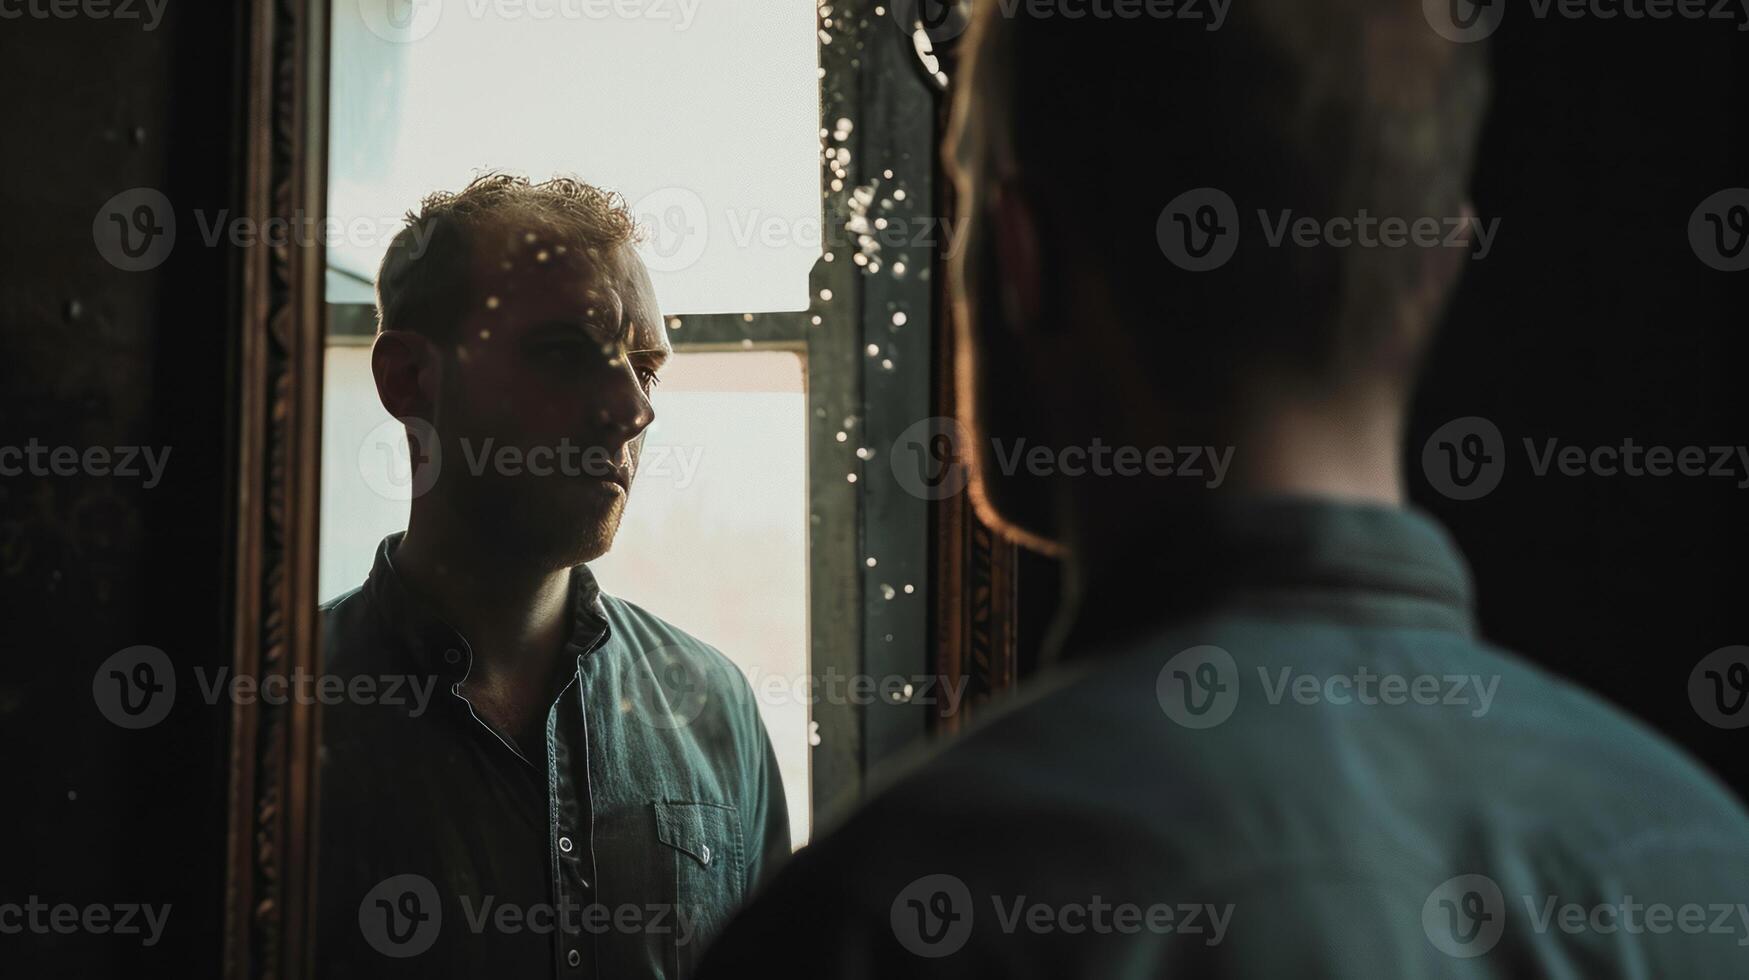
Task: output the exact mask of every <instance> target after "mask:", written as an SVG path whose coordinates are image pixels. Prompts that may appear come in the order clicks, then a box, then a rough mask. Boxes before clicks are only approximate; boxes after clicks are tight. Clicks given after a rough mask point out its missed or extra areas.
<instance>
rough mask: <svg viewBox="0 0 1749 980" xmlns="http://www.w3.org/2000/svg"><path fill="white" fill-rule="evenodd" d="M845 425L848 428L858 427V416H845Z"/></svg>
mask: <svg viewBox="0 0 1749 980" xmlns="http://www.w3.org/2000/svg"><path fill="white" fill-rule="evenodd" d="M844 427H845V428H846V429H854V428H856V416H854V415H846V416H844Z"/></svg>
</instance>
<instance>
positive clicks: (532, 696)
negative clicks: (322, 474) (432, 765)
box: [393, 519, 572, 738]
mask: <svg viewBox="0 0 1749 980" xmlns="http://www.w3.org/2000/svg"><path fill="white" fill-rule="evenodd" d="M488 555H489V556H492V557H490V558H487V557H483V556H488ZM393 560H394V563H395V570H396V572H397V574H399V575H400V577H401V579H402V581H403V582H404V583H405V584H406V585H407V587H408V588H409V589H410V590H411V591H412V592H413V593H414V594H416V595H418V596H420V597H421V598H422V599H423V600H424V601H425V602H427V603H428V604H430V605H431V607H432V608H433V609H435V610H437V611H438V612H439V614H440V615H442V617H443V619H444V621H445V622H447V623H448V624H449V625H451V626H453V627H455V628H456V630H458V631H459V632H460V633H461V634H462V636H463V637H464V638H466V640H467V641H468V646H469V647H470V649H471V651H472V653H473V663H472V666H471V668H470V669H469V671H468V676H467V679H466V680H465V681H464V683H463V687H462V693H463V694H464V695H465V696H466V697H467V698H468V700H469V701H470V702H471V703H472V704H473V705H474V708H475V710H476V711H477V712H479V713H481V714H483V715H484V716H485V717H486V719H487V720H488V721H489V722H491V723H492V724H493V725H494V726H496V727H497V728H499V729H500V731H502V732H504V733H506V734H509V735H511V736H512V737H517V738H521V737H524V736H526V735H527V734H528V733H529V732H530V731H532V730H535V729H538V724H539V722H540V721H541V719H543V718H544V717H545V713H546V709H547V707H548V706H549V705H550V704H551V703H552V699H553V698H554V697H555V696H556V695H557V694H558V691H559V689H560V688H561V687H562V686H563V685H562V683H561V682H562V680H563V678H564V677H565V676H566V672H565V671H563V670H562V669H561V668H562V666H563V665H562V664H561V663H560V660H561V659H562V654H563V651H564V647H565V641H566V640H567V639H568V638H569V636H570V631H571V617H572V610H571V602H570V596H571V584H570V579H571V570H570V569H559V570H556V571H555V570H550V569H530V568H527V567H516V566H514V565H507V564H506V563H505V562H504V561H503V560H502V559H501V558H500V557H498V556H496V555H494V554H493V552H492V551H491V549H489V548H479V547H472V546H470V545H469V543H468V542H467V541H466V540H465V538H464V537H461V536H458V535H455V534H453V533H450V532H449V531H448V529H447V528H446V527H445V525H444V524H442V523H438V522H424V523H422V522H420V521H418V520H417V519H415V520H413V521H411V522H409V527H408V529H407V533H406V535H405V536H404V537H403V538H402V539H401V543H400V545H399V546H398V547H397V548H396V549H395V554H394V555H393Z"/></svg>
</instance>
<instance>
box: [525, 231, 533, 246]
mask: <svg viewBox="0 0 1749 980" xmlns="http://www.w3.org/2000/svg"><path fill="white" fill-rule="evenodd" d="M522 240H523V241H525V242H527V243H528V244H530V245H533V244H534V232H532V231H531V232H526V233H525V234H523V236H522Z"/></svg>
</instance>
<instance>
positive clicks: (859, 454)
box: [856, 446, 875, 460]
mask: <svg viewBox="0 0 1749 980" xmlns="http://www.w3.org/2000/svg"><path fill="white" fill-rule="evenodd" d="M874 457H875V451H874V450H872V449H870V448H868V447H867V446H864V447H862V448H861V449H858V450H857V451H856V458H857V459H863V460H868V459H874Z"/></svg>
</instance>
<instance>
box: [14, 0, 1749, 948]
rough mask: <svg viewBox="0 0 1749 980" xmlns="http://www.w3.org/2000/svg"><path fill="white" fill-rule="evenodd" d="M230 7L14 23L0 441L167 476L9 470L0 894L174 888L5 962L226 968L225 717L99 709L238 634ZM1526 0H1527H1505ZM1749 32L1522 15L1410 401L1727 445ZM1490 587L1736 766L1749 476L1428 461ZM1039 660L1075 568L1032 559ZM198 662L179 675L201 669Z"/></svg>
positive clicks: (1501, 629) (1541, 652) (1738, 433)
mask: <svg viewBox="0 0 1749 980" xmlns="http://www.w3.org/2000/svg"><path fill="white" fill-rule="evenodd" d="M237 8H238V5H226V4H214V5H202V6H198V7H196V6H189V5H186V4H178V3H174V2H173V3H171V4H170V5H169V6H168V8H167V14H166V20H165V22H164V23H163V24H161V25H160V26H158V28H157V29H156V30H154V31H151V32H143V31H141V30H140V28H139V26H138V25H137V24H130V23H126V22H121V21H113V20H110V21H103V20H93V19H89V18H81V19H76V20H54V19H51V20H11V21H0V90H4V91H5V92H7V93H8V95H7V97H6V98H5V99H3V100H0V133H4V134H5V140H4V147H3V148H0V207H3V209H4V211H3V213H4V214H6V215H7V217H8V221H7V222H6V225H5V233H4V234H0V444H4V445H22V444H24V443H25V442H26V441H27V440H28V439H29V438H31V437H33V436H34V437H36V438H38V439H39V440H41V441H42V442H44V443H46V444H51V445H63V444H64V445H141V444H144V445H154V446H169V447H172V448H173V456H172V458H171V462H170V466H169V468H168V470H167V473H166V476H165V480H164V483H163V484H162V485H160V486H158V487H155V488H153V489H151V490H146V489H143V488H142V487H141V486H140V484H139V483H138V482H137V481H134V482H128V481H119V480H94V479H89V478H67V479H55V480H35V481H33V480H29V479H26V478H6V479H0V629H3V630H4V638H5V655H4V657H3V658H0V729H3V731H0V734H3V736H4V738H5V744H6V746H7V748H8V752H7V760H8V761H7V763H6V780H7V783H8V784H10V785H9V787H8V788H9V792H8V793H7V794H6V798H7V800H8V802H9V804H10V805H7V806H5V807H0V813H3V814H4V816H0V841H3V843H0V868H4V872H3V873H0V901H23V900H24V899H25V898H26V897H28V896H31V895H36V896H39V897H40V898H42V899H43V900H44V901H48V902H63V901H64V902H74V903H78V904H88V903H93V902H106V903H115V902H129V901H137V902H151V903H166V902H167V903H170V904H171V906H172V914H171V917H170V922H169V929H168V933H167V935H166V936H165V938H164V940H163V941H162V942H161V943H160V944H159V945H158V946H157V947H154V948H152V949H149V950H142V949H141V948H140V947H139V945H138V943H137V942H135V941H129V940H120V939H115V938H105V937H91V936H66V937H37V936H30V935H25V936H0V963H4V964H5V966H6V968H7V969H6V971H5V972H7V973H9V974H11V973H15V972H16V973H19V974H24V975H33V976H57V975H67V976H83V977H89V976H106V975H112V974H116V973H119V972H120V971H121V970H122V969H123V968H130V969H137V968H140V967H145V968H146V969H148V970H155V969H156V968H164V969H166V970H168V969H170V968H174V969H176V970H177V971H178V973H179V975H187V976H204V975H214V974H216V973H217V972H218V970H219V967H220V958H219V945H218V944H219V926H220V923H221V920H222V908H223V892H222V883H223V870H224V869H223V858H224V850H223V840H224V832H225V826H224V800H225V790H226V787H225V764H226V753H227V748H226V742H227V739H226V734H227V724H228V718H227V716H226V714H225V712H224V711H223V710H222V708H214V707H209V706H207V705H204V704H202V703H200V702H199V701H198V700H197V699H195V698H194V697H192V696H190V697H180V696H179V698H178V700H177V706H176V709H175V712H174V713H173V714H172V716H171V718H170V719H169V720H168V721H166V722H164V723H163V724H161V725H159V726H157V727H155V728H153V729H150V730H149V731H146V732H124V731H122V730H120V729H118V728H116V727H114V726H113V725H111V724H109V723H108V722H107V721H106V720H104V719H103V718H102V717H101V716H100V715H99V714H98V712H97V710H96V709H95V707H94V705H93V702H92V699H91V696H90V690H91V680H92V674H93V671H94V670H95V669H96V667H97V665H98V664H99V663H100V662H101V661H102V660H104V659H105V658H106V657H108V656H109V655H110V654H111V653H114V652H115V651H117V650H119V649H121V648H123V647H127V646H132V645H136V644H150V645H153V646H157V647H160V648H162V649H164V650H166V651H167V652H169V653H170V654H171V655H172V657H173V659H174V660H175V661H176V662H177V664H178V666H179V668H180V669H181V673H180V676H181V677H182V679H183V681H184V683H190V684H191V674H190V671H192V669H193V667H195V666H206V667H208V668H217V667H218V666H221V665H223V664H225V663H227V662H228V661H229V657H230V647H231V642H232V638H231V636H230V632H229V581H230V575H231V568H232V565H231V559H232V556H231V555H230V553H229V551H228V545H227V530H228V529H227V527H226V520H227V518H226V514H227V512H228V511H229V509H230V507H229V505H228V503H227V492H228V491H227V479H228V477H227V470H226V463H225V456H226V452H227V447H228V445H229V441H230V439H231V435H230V433H231V425H230V421H229V419H228V418H227V416H226V405H227V398H228V386H229V385H230V384H231V374H232V372H231V369H230V366H231V363H232V358H233V357H234V350H233V348H232V340H233V337H234V334H235V328H234V322H235V317H234V313H233V310H234V302H235V290H234V283H232V282H231V281H230V279H229V275H230V270H231V269H233V268H234V267H235V262H234V256H232V255H230V254H229V253H228V251H227V249H226V248H225V247H224V246H222V245H221V246H219V247H214V248H208V247H204V246H198V245H193V244H186V243H193V242H196V241H197V240H198V234H197V230H196V229H195V228H193V227H191V226H190V225H191V222H189V215H190V214H191V212H192V211H193V210H194V209H196V208H200V209H204V210H206V211H207V212H208V213H209V214H211V213H216V212H217V211H218V210H220V209H222V208H225V207H227V206H229V205H230V204H231V202H232V201H234V199H235V189H236V180H237V176H238V166H239V163H238V160H239V158H238V155H237V148H238V145H239V141H238V137H239V135H240V133H239V131H238V123H237V118H238V112H237V110H238V105H237V96H238V93H237V91H236V89H235V88H234V86H233V78H234V74H235V71H236V65H237V63H238V57H239V56H238V53H237V51H238V43H239V24H238V22H237V19H236V18H238V17H239V16H240V12H239V10H238V9H237ZM1516 9H1518V8H1515V10H1516ZM1746 45H1749V34H1741V33H1736V32H1735V30H1734V25H1729V24H1720V23H1717V22H1699V23H1683V22H1669V23H1645V22H1629V21H1622V20H1615V21H1580V22H1574V21H1552V22H1537V21H1534V20H1532V19H1531V18H1529V17H1516V18H1512V19H1509V21H1508V23H1507V24H1506V25H1505V27H1504V28H1503V29H1502V30H1501V32H1500V33H1499V35H1497V37H1496V39H1495V58H1496V63H1497V65H1498V69H1499V70H1498V77H1497V83H1496V92H1495V105H1494V115H1493V118H1492V121H1491V123H1490V125H1489V127H1488V130H1487V135H1486V139H1485V143H1484V147H1483V159H1482V161H1481V165H1480V170H1479V173H1478V174H1477V178H1476V184H1475V186H1476V200H1477V203H1478V205H1479V208H1480V211H1481V213H1482V215H1483V216H1484V217H1496V216H1497V217H1499V218H1501V219H1502V221H1503V224H1502V227H1501V235H1500V239H1499V241H1498V243H1497V245H1496V251H1495V254H1494V255H1493V256H1491V257H1490V258H1489V259H1488V260H1486V261H1484V262H1480V263H1476V264H1475V267H1474V268H1473V270H1472V271H1471V273H1470V276H1469V278H1468V280H1467V282H1466V283H1465V284H1464V286H1463V288H1462V291H1461V294H1460V296H1459V298H1458V300H1457V303H1456V306H1455V308H1454V310H1453V312H1452V315H1451V318H1450V322H1449V323H1448V326H1447V329H1446V331H1445V334H1444V337H1443V339H1442V341H1441V342H1440V344H1439V346H1438V348H1437V350H1436V351H1435V354H1434V358H1433V367H1432V371H1431V374H1430V376H1429V378H1428V379H1427V381H1426V383H1425V385H1424V387H1423V391H1422V394H1421V397H1420V398H1419V400H1418V402H1417V406H1416V411H1415V423H1414V425H1413V427H1412V431H1411V434H1410V446H1411V447H1414V452H1415V453H1416V454H1418V452H1419V446H1420V444H1421V442H1422V441H1424V440H1425V439H1426V437H1427V436H1428V434H1429V433H1431V432H1432V430H1433V429H1434V428H1436V427H1437V426H1438V425H1439V424H1441V423H1442V422H1444V421H1446V420H1449V419H1451V418H1455V417H1458V416H1465V415H1482V416H1486V417H1489V418H1491V419H1493V420H1494V421H1495V422H1496V423H1497V424H1498V425H1499V426H1500V427H1501V429H1502V430H1503V432H1504V433H1505V434H1506V437H1507V440H1508V445H1509V447H1510V446H1513V445H1516V441H1517V440H1519V439H1521V438H1523V437H1527V436H1528V437H1533V438H1537V439H1539V440H1540V439H1543V438H1547V437H1549V436H1557V437H1559V438H1560V439H1561V441H1562V442H1563V443H1573V444H1579V445H1587V446H1589V445H1595V444H1602V443H1608V444H1619V443H1620V441H1621V439H1622V438H1623V437H1625V436H1632V437H1633V438H1634V439H1635V440H1636V441H1637V442H1640V443H1642V444H1664V445H1673V446H1682V445H1690V444H1695V445H1714V444H1731V445H1736V444H1741V443H1743V442H1745V441H1746V440H1749V426H1746V425H1745V421H1746V419H1745V414H1744V412H1743V410H1742V408H1743V398H1742V394H1741V393H1742V389H1743V386H1744V385H1743V376H1744V359H1743V353H1744V344H1743V340H1742V334H1743V331H1744V329H1745V326H1746V324H1745V316H1744V313H1745V310H1746V304H1745V299H1746V298H1749V273H1739V274H1735V275H1730V274H1724V273H1718V272H1714V271H1712V270H1711V269H1708V268H1706V267H1705V266H1704V265H1702V264H1701V263H1700V262H1699V261H1698V260H1697V259H1696V258H1695V256H1694V255H1693V253H1692V252H1691V251H1690V249H1689V245H1688V241H1687V236H1686V231H1685V229H1686V224H1687V221H1688V217H1689V215H1690V213H1691V212H1692V211H1693V209H1694V207H1695V206H1696V205H1697V204H1698V203H1699V202H1700V201H1701V200H1703V199H1704V198H1706V197H1707V196H1709V195H1711V194H1712V193H1714V192H1715V191H1718V190H1721V189H1723V188H1726V187H1733V186H1745V185H1749V148H1746V146H1745V136H1746V133H1745V130H1746V128H1749V118H1746V114H1745V112H1744V107H1745V105H1746V104H1749V102H1746V99H1745V96H1746V95H1749V91H1746V86H1745V77H1744V75H1745V65H1746V64H1749V59H1746V58H1745V57H1744V55H1745V52H1746V50H1749V48H1746ZM137 186H152V187H158V188H161V189H163V190H164V191H165V193H166V194H167V195H168V196H169V197H170V199H171V200H172V201H173V202H174V204H175V207H176V210H177V213H178V215H179V218H180V219H182V221H183V222H184V224H182V226H181V227H179V230H178V233H179V239H178V240H179V242H182V243H185V244H179V246H178V248H177V249H176V251H175V253H174V254H173V255H172V257H171V258H170V260H169V261H168V262H166V263H165V264H164V265H163V266H160V267H159V268H158V269H156V270H154V271H152V272H149V273H126V272H122V271H119V270H117V269H115V268H113V267H111V266H110V265H108V264H107V263H105V262H104V261H103V260H102V258H101V257H99V255H98V254H97V252H96V250H95V249H94V247H93V244H92V237H91V222H92V218H93V216H94V215H95V214H96V212H97V209H98V207H99V206H100V205H101V204H102V203H103V202H104V201H106V200H107V199H109V198H110V197H111V196H112V195H114V194H116V193H118V192H120V191H123V190H126V189H129V188H132V187H137ZM1411 473H1412V477H1411V479H1412V481H1413V487H1414V491H1415V495H1416V499H1417V501H1418V502H1419V503H1421V504H1422V505H1424V506H1426V507H1428V508H1429V509H1431V510H1432V511H1433V512H1434V513H1435V514H1436V515H1437V516H1438V517H1440V518H1441V519H1442V520H1443V521H1445V522H1446V524H1447V525H1448V526H1449V527H1451V529H1452V530H1453V532H1454V533H1455V534H1456V536H1457V537H1458V539H1459V541H1460V542H1461V543H1462V545H1463V546H1464V548H1465V549H1466V551H1467V552H1468V554H1469V557H1470V559H1471V561H1472V563H1473V566H1474V570H1475V573H1476V576H1477V578H1478V580H1479V582H1480V589H1479V594H1480V603H1481V615H1482V621H1483V624H1484V629H1485V632H1486V633H1487V635H1488V636H1490V637H1491V638H1492V639H1494V640H1495V641H1496V642H1498V643H1500V644H1502V645H1504V646H1507V647H1510V648H1514V649H1517V650H1520V651H1522V652H1524V653H1525V654H1526V655H1527V656H1530V657H1531V658H1532V659H1535V660H1537V661H1538V662H1541V663H1543V664H1545V665H1547V666H1548V667H1550V668H1551V669H1553V670H1555V671H1558V672H1560V673H1562V674H1565V675H1567V676H1569V677H1572V678H1575V679H1577V680H1579V681H1580V682H1582V683H1584V684H1586V685H1588V686H1590V687H1592V688H1595V689H1597V690H1599V691H1601V692H1602V693H1603V694H1604V695H1605V696H1607V697H1608V698H1610V699H1612V700H1613V701H1615V702H1616V703H1618V704H1621V705H1623V706H1625V707H1626V708H1627V709H1628V710H1630V711H1632V712H1634V713H1635V714H1637V715H1639V716H1640V717H1642V718H1645V719H1646V720H1648V721H1649V722H1650V723H1652V724H1653V725H1655V726H1657V727H1658V728H1659V729H1661V730H1663V731H1664V732H1666V733H1668V734H1669V735H1670V736H1671V737H1673V738H1675V739H1676V740H1677V741H1679V742H1681V743H1683V744H1685V745H1687V746H1688V747H1689V748H1691V749H1692V750H1693V751H1695V752H1696V753H1697V754H1699V755H1700V756H1701V757H1702V758H1703V759H1704V760H1706V761H1707V762H1708V763H1709V764H1710V765H1711V766H1712V767H1713V768H1714V769H1715V770H1717V771H1719V772H1720V773H1721V774H1723V775H1724V776H1726V777H1727V778H1728V779H1730V780H1731V781H1732V782H1733V783H1734V785H1735V786H1736V788H1737V790H1738V791H1739V792H1740V793H1745V794H1746V795H1749V754H1746V753H1743V752H1742V751H1741V746H1742V744H1743V741H1742V740H1743V737H1744V736H1743V735H1742V733H1740V732H1738V733H1732V732H1726V731H1721V730H1719V729H1715V728H1711V727H1709V726H1707V725H1706V724H1705V723H1704V722H1703V721H1702V720H1701V719H1700V718H1699V717H1697V716H1696V715H1695V713H1694V712H1693V711H1692V709H1691V708H1690V706H1689V704H1688V701H1687V695H1686V679H1687V677H1688V674H1689V672H1690V670H1691V669H1692V667H1693V665H1694V663H1695V662H1696V661H1697V660H1698V659H1699V658H1700V657H1701V656H1702V655H1704V654H1705V653H1707V652H1709V651H1711V650H1713V649H1715V648H1717V647H1720V646H1724V645H1727V644H1733V643H1744V642H1749V601H1745V591H1746V586H1749V573H1746V571H1745V567H1744V558H1743V552H1744V549H1745V545H1746V544H1749V535H1746V534H1745V531H1746V530H1749V528H1746V523H1749V506H1746V502H1749V491H1745V490H1739V489H1737V488H1736V487H1735V486H1734V485H1733V484H1732V483H1731V482H1729V481H1720V480H1716V479H1685V478H1674V477H1673V478H1665V479H1654V478H1643V479H1639V480H1632V479H1623V478H1615V479H1604V478H1599V477H1588V478H1558V477H1549V478H1543V479H1533V478H1531V477H1529V475H1528V473H1527V471H1526V468H1525V467H1523V466H1522V465H1520V466H1517V467H1515V468H1513V469H1510V470H1509V472H1508V474H1507V477H1506V480H1505V482H1504V483H1503V484H1502V485H1501V487H1500V488H1499V489H1498V490H1497V491H1496V492H1495V493H1494V494H1492V495H1491V496H1489V497H1488V498H1486V499H1485V500H1482V501H1477V502H1473V503H1459V502H1454V501H1450V500H1447V499H1445V498H1443V497H1441V496H1439V495H1438V494H1437V493H1434V492H1433V491H1431V490H1430V488H1429V487H1428V486H1427V485H1426V483H1425V481H1424V480H1423V478H1422V477H1421V475H1420V473H1419V467H1418V466H1411ZM1023 561H1024V565H1023V568H1022V572H1023V574H1022V583H1023V584H1022V588H1023V594H1022V600H1023V601H1022V602H1021V608H1022V610H1024V613H1023V626H1024V627H1025V637H1026V639H1027V643H1026V644H1024V645H1025V648H1026V652H1025V658H1026V662H1027V663H1028V664H1029V665H1030V664H1032V663H1034V662H1036V642H1037V637H1038V635H1039V633H1040V632H1041V631H1042V628H1043V626H1044V624H1045V622H1046V620H1047V619H1048V613H1049V609H1050V607H1051V605H1052V604H1053V603H1054V600H1055V591H1056V589H1055V572H1054V568H1053V567H1052V566H1051V565H1050V563H1048V562H1045V561H1043V560H1041V559H1037V558H1033V557H1027V558H1025V559H1023ZM191 686H192V685H191Z"/></svg>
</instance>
